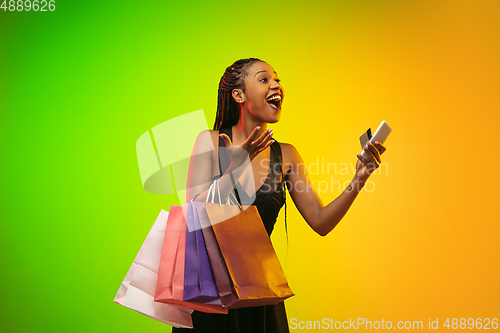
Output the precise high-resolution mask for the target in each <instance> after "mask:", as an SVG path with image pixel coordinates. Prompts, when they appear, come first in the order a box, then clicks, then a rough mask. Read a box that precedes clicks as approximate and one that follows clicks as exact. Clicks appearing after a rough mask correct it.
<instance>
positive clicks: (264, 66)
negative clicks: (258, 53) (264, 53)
mask: <svg viewBox="0 0 500 333" xmlns="http://www.w3.org/2000/svg"><path fill="white" fill-rule="evenodd" d="M259 72H267V73H268V74H274V73H276V72H275V71H274V68H273V67H272V66H271V65H269V64H268V63H265V62H261V61H257V62H256V63H254V64H252V66H250V68H249V69H248V76H249V77H254V76H255V75H256V74H257V73H259Z"/></svg>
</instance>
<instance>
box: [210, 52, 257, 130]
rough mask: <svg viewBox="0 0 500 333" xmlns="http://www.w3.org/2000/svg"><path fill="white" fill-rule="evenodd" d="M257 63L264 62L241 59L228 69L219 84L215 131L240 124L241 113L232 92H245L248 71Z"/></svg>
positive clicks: (254, 59)
mask: <svg viewBox="0 0 500 333" xmlns="http://www.w3.org/2000/svg"><path fill="white" fill-rule="evenodd" d="M257 61H260V62H264V61H262V60H260V59H257V58H247V59H240V60H238V61H236V62H235V63H234V64H232V65H231V66H229V67H228V68H226V71H225V72H224V75H222V78H221V79H220V82H219V91H218V96H217V115H216V116H215V123H214V130H218V129H221V128H228V127H232V126H234V125H236V124H237V123H238V120H239V119H240V112H241V111H240V106H239V105H238V103H236V101H235V100H234V98H233V94H232V92H233V90H234V89H243V91H245V79H246V76H247V70H248V68H249V67H250V66H251V65H253V64H254V63H255V62H257Z"/></svg>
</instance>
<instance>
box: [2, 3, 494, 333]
mask: <svg viewBox="0 0 500 333" xmlns="http://www.w3.org/2000/svg"><path fill="white" fill-rule="evenodd" d="M499 12H500V11H499V6H498V2H496V1H478V2H477V6H476V5H471V2H468V1H418V2H413V1H399V0H398V1H396V0H382V1H326V0H325V1H272V2H268V1H251V2H248V1H245V2H240V1H217V2H209V1H186V2H180V1H178V2H173V1H149V2H138V1H59V0H58V1H56V10H55V11H54V12H33V11H31V12H17V11H14V12H9V11H7V12H4V11H3V10H1V11H0V152H1V160H0V161H1V162H0V188H1V192H0V195H1V198H0V199H1V200H0V220H1V224H0V247H1V251H0V253H1V259H2V269H1V274H0V286H1V287H0V288H1V289H0V290H1V298H0V299H1V300H0V304H1V309H0V318H1V323H2V326H1V327H2V331H5V332H40V331H50V332H68V331H69V332H89V331H92V332H138V331H149V332H156V331H158V332H167V331H169V327H168V326H166V325H164V324H161V323H158V322H156V321H154V320H151V319H148V318H146V317H144V316H141V315H140V314H137V313H135V312H133V311H131V310H128V309H125V308H124V307H121V306H119V305H117V304H114V303H112V300H113V298H114V296H115V293H116V291H117V290H118V287H119V286H120V283H121V282H122V280H123V278H124V276H125V274H126V272H127V271H128V269H129V267H130V265H131V263H132V261H133V259H134V257H135V255H136V254H137V251H138V250H139V248H140V246H141V244H142V242H143V241H144V238H145V236H146V235H147V233H148V231H149V229H150V227H151V225H152V223H153V221H154V220H155V218H156V217H157V215H158V213H159V211H160V210H161V209H168V207H169V205H170V204H176V203H178V199H177V197H176V196H175V195H155V194H150V193H147V192H146V191H144V189H143V188H142V184H141V179H140V176H139V170H138V165H137V159H136V151H135V143H136V140H137V139H138V138H139V136H140V135H141V134H142V133H144V132H146V131H147V130H149V129H150V128H152V127H153V126H155V125H158V124H160V123H162V122H165V121H167V120H168V119H171V118H173V117H175V116H178V115H182V114H185V113H187V112H190V111H194V110H199V109H204V110H205V115H206V118H207V122H208V124H207V125H208V127H210V128H211V127H212V123H213V120H214V116H215V109H216V100H217V98H216V97H217V96H216V91H217V85H218V81H219V79H220V77H221V75H222V73H223V71H224V69H225V68H226V67H227V66H228V65H230V64H231V63H232V62H233V61H235V60H236V59H240V58H246V57H258V58H261V59H263V60H266V61H267V62H269V63H270V64H272V65H273V66H275V69H277V71H278V73H279V74H280V76H281V78H282V79H283V85H284V86H285V91H286V96H287V102H285V104H284V105H285V107H286V109H285V108H284V113H283V119H282V121H280V123H279V124H277V125H275V126H273V129H275V132H276V133H279V134H278V140H281V141H285V142H293V143H294V144H295V143H296V145H297V147H298V148H299V150H300V151H301V153H302V155H303V157H304V159H305V160H306V161H309V162H311V161H315V160H316V158H317V157H318V156H319V157H323V156H325V157H326V158H327V160H336V158H340V159H337V160H338V161H342V162H344V161H349V162H352V160H353V159H352V158H353V157H355V156H354V155H353V154H352V152H357V150H358V149H359V143H358V142H356V140H357V137H356V135H360V134H361V132H362V131H360V128H359V127H356V126H354V124H360V123H362V124H363V125H362V127H361V128H362V130H363V131H364V130H365V125H364V124H367V123H369V124H370V126H372V129H373V127H375V126H376V125H377V124H378V123H379V122H380V120H381V119H380V113H382V111H383V112H386V113H385V115H387V116H388V119H387V120H388V122H389V123H390V124H393V125H394V127H395V128H398V132H395V133H394V135H393V136H392V137H391V139H392V141H391V149H393V150H392V151H393V153H391V154H389V152H388V154H387V161H390V162H391V163H392V164H391V177H390V180H389V177H385V178H382V177H379V178H377V179H378V180H377V186H379V184H380V189H379V187H378V188H377V191H379V192H378V193H377V196H371V197H369V196H364V197H363V199H360V202H359V203H356V205H357V207H358V208H359V209H357V210H355V211H353V212H352V213H351V212H350V213H349V215H348V217H347V218H346V221H345V222H344V221H343V223H342V226H341V228H340V229H339V230H337V231H336V233H335V234H334V235H332V236H329V237H330V238H324V239H322V238H321V239H320V238H319V237H317V235H312V232H311V231H310V230H309V231H304V232H303V231H301V229H300V228H301V227H297V226H296V227H293V226H294V223H293V220H294V216H295V219H296V220H297V224H298V222H299V221H298V220H300V225H302V226H304V228H306V227H307V226H306V225H305V223H303V221H302V220H301V219H300V217H298V214H297V212H296V210H294V208H293V205H289V206H288V207H289V218H290V220H289V227H290V226H292V228H291V230H290V242H291V247H290V256H289V258H288V265H287V266H286V267H285V271H286V273H287V277H289V280H290V281H291V282H292V289H293V290H294V292H296V294H297V296H295V297H294V298H292V299H290V303H287V304H290V307H288V309H289V310H290V312H289V313H290V314H292V315H293V316H296V317H297V315H300V314H301V313H308V314H311V313H318V316H321V315H323V314H319V313H320V311H323V313H326V314H325V315H328V316H331V317H332V318H337V317H336V316H337V315H338V316H340V317H342V318H344V319H345V317H346V316H353V317H354V316H356V315H360V316H370V315H372V316H373V318H374V319H380V318H381V317H382V315H384V314H385V315H390V316H393V317H394V318H396V316H401V317H402V318H401V319H405V320H413V319H422V318H423V319H424V320H426V319H427V317H431V316H432V317H436V316H438V315H440V314H443V313H446V315H449V316H452V315H456V316H459V318H460V317H465V318H467V317H468V316H473V317H474V318H478V317H490V318H493V316H497V317H498V309H499V299H500V297H498V295H499V289H498V284H496V283H495V281H498V277H499V276H500V272H499V271H498V265H497V264H498V254H499V253H500V250H499V248H498V241H497V240H498V232H499V230H498V227H496V226H497V225H498V214H497V212H496V211H494V209H492V207H495V205H496V204H497V200H498V199H497V198H498V195H497V194H496V188H497V185H496V183H498V177H497V176H496V173H495V172H494V170H495V169H494V168H493V169H492V168H491V167H490V166H495V165H498V157H497V156H498V154H496V153H495V154H492V152H493V151H494V150H493V149H494V144H493V143H494V142H495V140H497V139H498V137H497V134H496V133H497V132H498V126H497V124H500V121H499V119H498V114H499V112H498V110H499V105H498V77H499V74H500V69H499V67H498V58H499V55H500V52H499V47H498V40H499V36H500V34H499V31H500V28H499V24H498V17H499V15H498V13H499ZM478 68H479V69H478ZM311 110H315V111H316V112H317V113H316V114H314V113H312V111H311ZM331 110H333V111H334V112H332V111H331ZM339 110H340V111H342V112H338V111H339ZM372 111H377V112H378V113H377V112H372ZM285 112H287V113H285ZM317 115H320V116H321V117H322V118H321V119H325V120H323V121H318V119H317V117H316V116H317ZM463 129H470V130H472V131H475V132H474V133H475V134H474V136H473V137H472V138H471V137H467V138H466V139H467V140H468V141H466V142H459V143H458V142H457V141H458V137H457V133H459V132H460V131H461V130H463ZM279 130H281V131H279ZM419 131H422V132H419ZM434 132H436V133H438V134H436V135H435V133H434ZM347 133H348V134H347ZM415 133H424V134H425V135H422V136H420V137H419V138H418V140H413V141H409V140H408V137H409V136H411V134H415ZM347 135H349V137H350V138H353V137H354V139H355V140H352V143H350V144H349V146H346V147H342V148H339V147H337V146H334V147H333V148H332V151H334V153H335V154H337V155H335V156H329V155H327V153H325V154H326V155H320V154H321V152H322V151H326V150H327V149H326V148H325V146H326V145H327V143H328V142H330V141H331V142H338V140H344V139H345V137H346V136H347ZM311 140H315V141H314V142H315V143H316V142H320V141H322V142H323V143H324V145H325V146H321V145H318V146H317V147H316V148H314V149H316V150H314V149H313V148H311V149H310V150H308V146H307V145H310V142H311ZM454 140H457V141H454ZM346 145H347V144H346ZM464 147H466V148H467V149H464ZM329 148H330V146H328V149H329ZM347 151H348V153H347ZM344 153H345V155H344ZM410 153H412V154H413V155H410ZM464 154H466V155H465V156H464ZM345 156H349V160H347V157H345ZM449 156H453V157H454V158H456V157H457V156H460V157H462V158H463V159H461V160H460V161H464V162H467V163H469V164H467V165H466V166H467V168H468V169H467V170H464V169H458V168H449V165H445V162H449V160H448V159H447V158H446V157H449ZM408 161H410V162H411V163H410V162H408ZM483 163H484V164H483ZM393 166H394V167H393ZM417 167H419V169H416V168H417ZM454 167H456V165H454ZM473 168H476V169H473ZM436 170H437V172H436ZM450 172H451V174H450ZM483 172H484V173H483ZM316 178H318V177H316ZM339 178H341V180H342V181H344V180H348V178H347V176H346V177H344V178H342V177H339ZM456 180H459V181H456ZM455 181H456V182H455ZM461 186H462V187H461ZM408 189H412V191H408ZM414 189H416V190H414ZM413 190H414V191H413ZM335 195H336V193H326V194H325V197H326V198H327V200H332V199H333V198H334V197H335ZM368 198H370V200H368ZM372 198H373V200H372ZM474 200H476V201H474ZM325 201H326V200H325ZM471 202H472V203H471ZM369 204H371V205H372V206H369V207H371V208H375V209H367V210H368V211H369V212H370V214H372V217H373V219H374V220H375V221H381V222H380V223H376V224H371V223H370V221H366V213H365V211H364V210H363V209H361V208H362V207H367V206H366V205H369ZM391 204H392V206H391ZM457 206H458V207H460V208H461V209H456V207H457ZM379 209H380V211H383V212H385V214H387V215H385V216H384V217H381V216H380V215H377V213H379V214H380V212H379ZM391 214H392V215H391ZM450 216H451V217H450ZM383 218H385V219H386V220H383ZM460 218H462V220H460ZM406 219H407V220H406ZM291 221H292V222H291ZM384 221H385V223H382V222H384ZM402 221H406V223H402ZM282 224H283V219H282V216H280V218H279V219H278V226H277V227H276V230H277V235H276V236H275V237H276V238H275V239H277V241H276V243H278V244H279V247H278V255H279V256H280V259H282V257H284V253H285V252H286V245H284V244H285V241H284V238H283V237H284V236H283V226H282ZM471 226H474V227H475V228H471ZM492 226H493V227H492ZM439 228H440V229H439ZM495 228H496V229H495ZM304 230H305V229H304ZM471 230H474V231H471ZM474 232H475V233H474ZM416 234H417V235H416ZM471 234H473V235H474V237H475V238H473V241H472V243H471V244H469V245H467V244H468V243H466V242H467V241H468V240H470V239H471V238H470V237H471ZM394 235H396V236H401V237H400V238H397V237H394ZM415 235H416V236H415ZM426 235H430V236H429V238H425V237H426ZM273 236H274V235H273ZM309 237H310V239H309ZM313 237H315V238H313ZM273 242H274V240H273ZM301 242H302V243H301ZM330 250H332V251H334V252H331V253H328V252H326V251H330ZM398 256H399V257H398ZM381 258H382V259H381ZM395 258H396V259H395ZM471 267H472V268H473V269H472V268H471ZM309 272H312V273H309ZM309 274H310V275H309ZM314 274H317V275H316V280H309V277H310V276H314ZM467 274H469V275H467ZM471 286H474V287H475V288H477V289H470V288H471ZM315 288H316V289H315ZM318 289H319V291H318ZM464 290H467V291H468V293H466V294H465V296H462V295H463V294H462V292H463V291H464ZM476 290H478V291H476ZM326 292H328V294H327V297H323V295H324V293H326ZM431 301H432V302H431ZM433 302H435V303H433ZM431 303H432V304H435V307H431V305H430V304H431ZM287 306H288V305H287ZM412 306H413V307H412ZM467 306H468V307H467ZM342 311H343V312H342ZM355 311H359V312H355ZM446 311H449V312H446ZM461 311H462V312H461ZM474 311H475V312H474ZM381 312H382V314H381ZM415 313H418V315H419V316H420V317H421V318H420V317H419V318H417V315H415ZM311 316H312V315H311ZM340 317H339V318H340ZM308 318H312V317H304V318H300V319H301V320H307V319H308ZM319 318H321V317H319ZM443 318H445V317H444V316H443ZM389 319H391V318H389Z"/></svg>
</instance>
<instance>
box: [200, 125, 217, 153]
mask: <svg viewBox="0 0 500 333" xmlns="http://www.w3.org/2000/svg"><path fill="white" fill-rule="evenodd" d="M218 138H219V131H218V130H204V131H202V132H200V134H198V137H197V138H196V144H195V149H196V150H197V151H207V150H214V147H216V146H217V145H218Z"/></svg>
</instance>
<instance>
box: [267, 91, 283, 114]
mask: <svg viewBox="0 0 500 333" xmlns="http://www.w3.org/2000/svg"><path fill="white" fill-rule="evenodd" d="M266 102H267V104H269V105H270V106H271V107H272V108H273V109H277V110H280V109H281V95H278V94H276V95H272V96H271V97H269V98H268V99H267V100H266Z"/></svg>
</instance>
